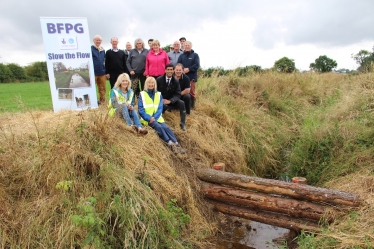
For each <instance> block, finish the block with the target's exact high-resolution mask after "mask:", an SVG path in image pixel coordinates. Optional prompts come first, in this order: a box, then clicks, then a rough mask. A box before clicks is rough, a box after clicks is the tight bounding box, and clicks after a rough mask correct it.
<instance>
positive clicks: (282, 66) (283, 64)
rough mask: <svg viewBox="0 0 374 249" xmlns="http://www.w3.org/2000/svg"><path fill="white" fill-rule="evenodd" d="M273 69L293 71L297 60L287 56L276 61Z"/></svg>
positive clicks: (285, 71) (282, 71) (284, 71)
mask: <svg viewBox="0 0 374 249" xmlns="http://www.w3.org/2000/svg"><path fill="white" fill-rule="evenodd" d="M273 69H274V70H276V71H278V72H281V73H292V72H294V71H295V69H296V68H295V61H294V60H293V59H289V58H287V57H283V58H281V59H279V60H277V61H276V62H274V66H273Z"/></svg>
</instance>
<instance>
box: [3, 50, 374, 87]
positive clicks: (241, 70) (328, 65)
mask: <svg viewBox="0 0 374 249" xmlns="http://www.w3.org/2000/svg"><path fill="white" fill-rule="evenodd" d="M351 57H352V59H353V60H355V61H356V63H357V64H358V68H357V71H358V72H362V73H366V72H373V71H374V47H373V48H372V51H371V52H370V51H368V50H360V51H359V52H358V53H356V54H352V55H351ZM337 66H338V63H337V62H336V61H335V60H333V59H331V58H329V57H327V56H326V55H321V56H319V57H318V58H316V59H315V61H314V62H312V63H310V65H309V68H310V70H312V71H314V72H319V73H326V72H331V71H334V72H338V73H352V72H355V71H351V70H349V69H345V68H341V69H338V70H337V69H336V68H337ZM86 67H88V65H86ZM61 70H62V69H61ZM266 71H277V72H280V73H293V72H297V71H298V70H297V69H296V66H295V61H294V60H293V59H290V58H288V57H283V58H280V59H279V60H277V61H275V62H274V66H273V67H272V68H268V69H262V68H261V66H258V65H251V66H245V67H238V68H236V69H230V70H227V69H224V68H223V67H210V68H208V69H201V68H200V69H199V74H200V75H201V76H204V77H211V76H213V75H214V76H223V75H228V74H230V73H232V72H234V73H237V74H238V75H239V76H245V75H249V74H251V73H262V72H266ZM37 81H48V70H47V63H46V62H45V61H37V62H33V63H31V64H29V65H28V66H25V67H21V66H19V65H18V64H15V63H9V64H3V63H0V83H7V82H37Z"/></svg>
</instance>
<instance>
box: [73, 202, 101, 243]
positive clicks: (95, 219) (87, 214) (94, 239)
mask: <svg viewBox="0 0 374 249" xmlns="http://www.w3.org/2000/svg"><path fill="white" fill-rule="evenodd" d="M96 204H97V200H96V198H94V197H89V198H87V200H86V201H85V202H79V203H78V205H77V214H74V215H73V216H72V217H71V222H72V223H73V225H75V226H76V227H80V228H84V229H86V230H87V235H86V239H85V240H84V243H83V246H86V245H94V246H95V247H96V248H103V247H104V246H106V243H105V240H103V239H102V237H104V236H105V235H106V232H107V229H106V226H105V222H104V221H103V220H102V219H101V218H100V217H99V214H98V213H97V212H96V209H95V206H96Z"/></svg>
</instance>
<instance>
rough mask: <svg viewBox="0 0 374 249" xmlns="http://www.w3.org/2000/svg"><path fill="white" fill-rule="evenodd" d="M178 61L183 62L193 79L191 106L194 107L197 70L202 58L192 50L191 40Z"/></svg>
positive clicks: (185, 45)
mask: <svg viewBox="0 0 374 249" xmlns="http://www.w3.org/2000/svg"><path fill="white" fill-rule="evenodd" d="M178 63H182V65H183V67H184V69H183V72H184V73H185V74H186V75H187V76H188V77H189V78H190V80H191V82H190V83H191V90H190V95H191V108H192V109H194V108H195V101H196V92H195V86H196V82H197V70H198V69H199V67H200V58H199V55H198V54H197V53H195V51H193V50H192V43H191V42H190V41H186V42H185V43H184V52H183V54H181V55H180V56H179V58H178Z"/></svg>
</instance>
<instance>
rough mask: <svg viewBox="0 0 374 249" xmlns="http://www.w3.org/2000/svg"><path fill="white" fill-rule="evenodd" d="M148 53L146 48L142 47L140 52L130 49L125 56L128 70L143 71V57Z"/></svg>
mask: <svg viewBox="0 0 374 249" xmlns="http://www.w3.org/2000/svg"><path fill="white" fill-rule="evenodd" d="M147 54H148V49H145V48H144V49H143V50H142V52H141V53H139V52H138V50H137V49H131V50H130V52H129V57H128V58H127V62H126V66H127V69H129V72H131V71H134V72H135V73H144V71H145V59H146V57H147Z"/></svg>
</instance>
